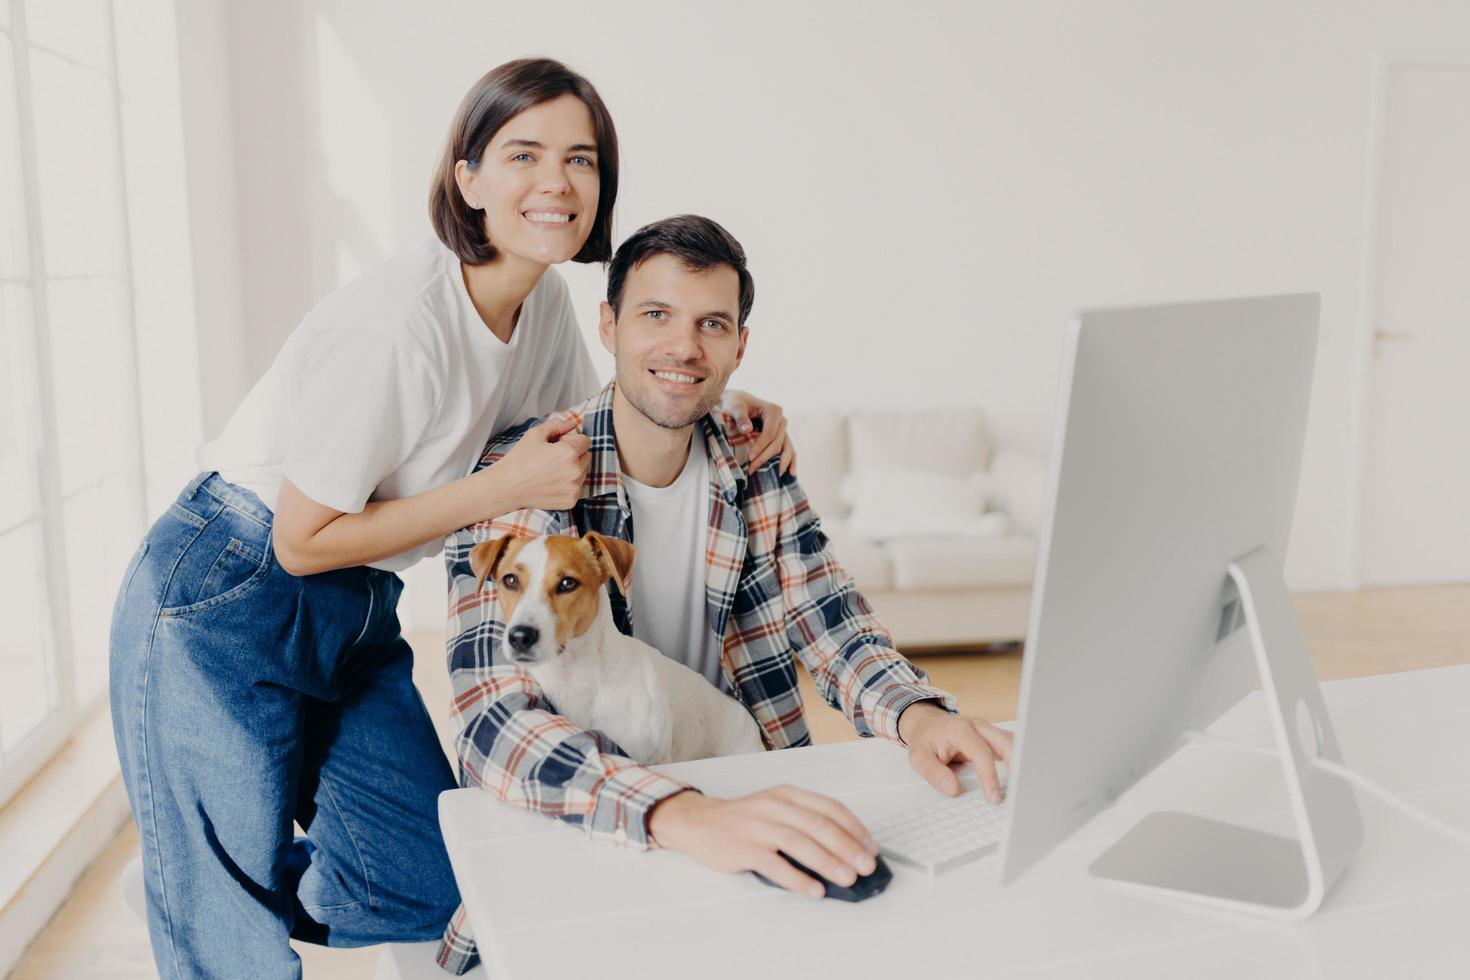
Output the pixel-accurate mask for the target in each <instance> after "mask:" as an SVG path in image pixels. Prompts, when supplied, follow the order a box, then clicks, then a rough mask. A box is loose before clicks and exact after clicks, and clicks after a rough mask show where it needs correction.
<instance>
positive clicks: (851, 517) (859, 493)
mask: <svg viewBox="0 0 1470 980" xmlns="http://www.w3.org/2000/svg"><path fill="white" fill-rule="evenodd" d="M987 479H988V478H987V476H986V474H984V473H973V474H970V475H969V476H950V475H948V474H945V473H938V472H935V471H934V470H927V469H909V468H902V467H891V468H888V469H868V470H862V471H859V472H854V473H852V474H849V476H848V478H847V480H846V481H844V482H843V485H842V492H843V497H844V499H845V501H846V502H847V503H848V504H849V505H851V508H852V509H851V511H850V512H849V514H848V524H849V525H850V526H851V528H852V530H853V532H854V533H856V534H860V535H862V536H863V537H865V538H871V539H873V540H875V541H888V540H891V539H893V538H906V537H916V536H922V535H932V536H936V537H965V538H977V537H990V536H994V535H996V534H1003V533H1005V532H1006V531H1007V530H1009V526H1008V525H1007V524H1006V523H1005V522H1003V521H1002V522H998V521H997V520H996V519H995V518H997V517H1002V516H1003V515H999V514H997V515H987V514H986V513H985V504H986V495H987V483H986V481H987Z"/></svg>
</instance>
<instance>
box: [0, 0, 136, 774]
mask: <svg viewBox="0 0 1470 980" xmlns="http://www.w3.org/2000/svg"><path fill="white" fill-rule="evenodd" d="M123 193H124V184H123V173H122V162H121V140H120V134H119V129H118V87H117V72H116V68H115V56H114V39H113V26H112V8H111V3H110V2H109V0H0V623H3V624H4V629H3V632H0V802H3V801H4V800H5V799H8V798H9V797H10V796H11V795H12V794H13V793H14V791H15V790H16V788H18V787H19V785H20V784H21V783H22V782H24V781H25V780H26V779H27V778H29V777H30V775H31V774H32V773H34V771H35V770H36V769H37V768H38V767H39V766H40V765H42V764H43V763H44V762H45V760H46V759H47V758H48V757H49V756H50V755H51V754H52V752H54V751H55V749H56V748H57V747H59V746H60V745H61V743H62V742H63V741H65V739H66V737H67V735H68V734H69V732H70V730H71V728H72V727H73V725H74V724H75V723H76V720H77V718H78V717H79V716H80V715H81V714H84V713H85V712H88V711H90V710H92V709H94V708H95V707H96V706H97V705H98V704H99V703H101V700H102V698H103V697H105V694H106V689H107V631H108V625H109V620H110V617H111V610H112V603H113V600H114V598H115V596H116V591H117V586H118V583H119V582H120V580H121V576H122V572H123V570H124V568H125V566H126V565H127V562H128V559H129V558H130V557H131V556H132V553H133V551H134V549H135V548H136V546H137V544H138V541H139V539H140V537H141V534H142V531H143V521H144V514H143V468H142V452H141V441H140V434H139V405H138V391H137V376H138V371H137V356H136V337H135V332H134V331H135V326H134V323H133V317H132V287H131V269H130V261H129V254H128V236H127V225H126V217H125V215H126V208H125V206H124V205H125V202H124V198H123Z"/></svg>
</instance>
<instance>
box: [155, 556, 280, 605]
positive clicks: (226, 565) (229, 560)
mask: <svg viewBox="0 0 1470 980" xmlns="http://www.w3.org/2000/svg"><path fill="white" fill-rule="evenodd" d="M266 551H267V554H261V553H260V552H258V551H256V550H255V549H254V548H252V547H250V546H249V545H247V544H246V543H245V542H243V541H241V540H240V539H239V538H230V540H229V542H228V543H226V545H225V546H224V548H223V549H221V550H220V553H219V557H217V558H216V559H215V560H214V564H213V565H211V566H210V567H209V571H208V572H207V573H206V574H205V576H204V579H203V581H202V582H201V583H200V585H199V592H198V594H197V595H196V596H195V597H194V601H193V602H191V603H189V604H188V605H183V606H172V607H170V608H167V609H163V610H161V612H162V614H163V615H164V616H169V617H177V616H189V615H193V614H195V613H201V612H205V611H207V610H210V609H215V608H218V607H219V606H223V605H226V604H227V603H231V602H234V601H235V600H237V599H243V598H244V597H245V596H246V595H248V594H249V593H250V592H251V591H252V590H253V589H254V588H255V586H256V585H258V584H259V583H260V582H262V581H263V580H264V579H265V577H266V575H267V573H269V572H270V568H271V559H270V556H269V551H270V545H269V543H267V545H266Z"/></svg>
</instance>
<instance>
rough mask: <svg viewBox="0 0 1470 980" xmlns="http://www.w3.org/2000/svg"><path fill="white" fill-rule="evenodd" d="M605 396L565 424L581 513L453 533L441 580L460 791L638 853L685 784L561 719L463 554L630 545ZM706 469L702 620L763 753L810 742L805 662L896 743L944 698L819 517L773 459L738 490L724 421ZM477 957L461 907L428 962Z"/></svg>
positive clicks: (734, 452) (494, 455)
mask: <svg viewBox="0 0 1470 980" xmlns="http://www.w3.org/2000/svg"><path fill="white" fill-rule="evenodd" d="M612 403H613V386H612V385H611V384H609V385H608V387H607V388H605V389H604V390H603V391H602V393H601V394H599V395H598V396H596V397H595V398H593V399H592V400H591V401H590V402H588V403H587V404H585V405H583V406H581V407H579V408H576V409H572V410H571V411H570V412H569V413H567V414H569V415H571V416H572V417H574V418H575V419H577V421H578V423H579V424H580V427H581V430H582V432H583V433H585V434H586V435H587V436H588V437H589V439H590V440H591V444H592V445H591V464H590V466H589V468H588V473H587V480H586V483H585V484H584V486H583V490H582V499H581V500H580V501H579V502H578V504H577V505H576V507H575V508H574V509H573V510H571V511H542V510H521V511H516V512H514V513H511V514H507V515H505V516H504V517H502V518H498V519H496V520H493V521H487V522H484V523H481V524H476V525H474V526H472V527H468V528H465V529H464V530H462V531H459V532H456V533H455V534H454V535H453V536H452V537H451V538H450V539H449V540H448V541H447V542H446V544H445V549H444V555H445V563H446V565H447V567H448V572H449V582H450V598H449V634H448V636H449V640H448V642H449V649H448V654H449V670H450V674H451V676H452V679H453V685H454V714H455V716H456V717H457V718H458V720H459V723H460V733H459V737H458V741H457V748H458V753H459V764H460V784H461V785H462V786H480V787H483V788H485V789H487V790H489V791H490V792H492V793H494V794H495V795H496V796H497V797H499V798H500V799H502V800H504V801H505V802H507V803H511V804H513V805H515V806H520V807H524V808H526V809H528V810H535V811H538V812H540V813H544V814H546V815H548V816H553V817H557V818H559V819H561V820H565V821H567V822H568V823H571V824H575V825H577V826H579V827H581V828H582V829H583V830H585V831H586V832H587V833H588V835H589V836H591V837H593V838H594V839H598V840H604V841H608V842H611V843H615V844H618V845H622V846H629V847H637V848H648V847H650V846H653V844H652V842H651V841H650V840H649V836H648V827H647V817H648V812H649V810H651V809H652V808H653V806H654V804H656V803H657V802H659V801H660V800H663V799H665V798H666V797H669V796H671V795H673V794H675V793H678V792H680V791H682V790H685V789H689V788H692V787H688V786H686V785H684V784H683V783H680V782H678V781H677V780H674V779H671V778H669V777H667V776H664V775H662V774H661V773H658V772H655V771H653V770H652V769H649V768H646V767H644V766H640V765H639V764H638V763H637V762H635V761H633V760H632V759H630V758H628V757H627V755H626V753H624V752H623V751H622V749H620V748H619V747H618V746H617V745H616V744H615V743H613V742H612V740H611V739H609V738H607V737H606V736H605V735H603V734H601V733H600V732H594V731H584V730H582V729H579V728H577V727H576V726H574V725H573V724H571V723H570V722H568V721H567V720H566V719H564V718H562V717H561V716H560V715H558V714H557V713H556V709H555V707H554V706H553V705H551V704H550V703H549V702H548V701H547V700H546V698H545V696H544V695H543V694H542V693H541V691H540V690H539V688H538V686H537V684H536V682H535V681H534V680H532V678H531V677H530V675H529V674H527V673H526V672H525V671H524V670H522V669H521V668H520V667H518V666H517V665H516V664H515V663H514V662H513V661H512V660H511V659H510V658H509V656H507V655H506V653H505V652H504V651H503V650H502V647H501V638H502V635H503V633H504V629H505V624H504V623H503V622H502V620H501V618H500V607H499V604H498V603H497V601H496V594H495V584H494V582H492V581H487V582H486V583H485V586H484V588H483V589H482V588H479V587H477V585H476V583H475V576H474V573H473V572H472V571H471V569H470V550H471V549H472V548H473V547H474V546H475V545H476V544H478V543H480V542H481V541H486V540H490V539H493V538H496V537H500V536H501V535H505V534H520V535H540V534H566V535H580V534H584V533H586V532H588V531H596V532H598V533H599V534H603V535H607V536H609V537H618V538H621V539H623V540H625V541H633V540H634V537H633V521H632V511H631V509H630V508H629V506H628V499H627V497H626V495H625V494H624V491H623V486H622V481H621V479H620V477H619V474H618V454H617V447H616V445H615V444H614V442H613V419H612V414H613V413H612ZM536 424H537V421H536V420H532V421H528V422H526V423H525V424H523V425H521V426H518V427H516V428H514V429H511V430H509V431H507V432H505V433H502V434H501V435H499V436H496V437H495V438H494V439H492V440H491V441H490V443H489V444H488V445H487V446H486V449H485V453H484V456H483V457H482V458H481V460H480V463H479V467H477V469H478V468H480V467H485V466H489V465H492V464H493V463H495V462H496V461H497V460H499V459H500V458H501V457H503V456H504V455H505V454H506V453H508V452H509V451H510V450H511V448H512V447H513V446H514V445H515V444H516V442H517V441H518V440H519V439H520V438H521V436H523V435H524V434H525V433H526V432H527V431H528V430H529V429H530V428H531V427H532V426H534V425H536ZM695 438H703V439H704V440H705V445H706V446H707V448H708V450H709V458H710V484H709V495H710V506H709V534H708V537H707V539H706V544H705V582H704V585H705V608H706V613H707V622H708V624H709V626H710V628H711V629H712V630H714V632H715V633H716V635H718V636H720V637H722V638H723V646H722V659H721V669H722V671H723V673H724V676H725V680H726V682H727V683H728V684H729V685H730V688H731V690H732V691H733V692H734V696H735V697H736V698H737V699H738V700H739V701H740V703H741V704H743V705H744V706H745V708H746V709H747V710H748V711H749V712H750V713H751V715H752V716H753V717H754V718H755V720H756V722H757V723H758V724H759V726H760V729H761V732H762V733H763V736H764V738H765V741H766V743H767V745H768V747H769V748H773V749H784V748H791V747H794V746H800V745H809V744H811V735H810V733H809V732H808V731H807V726H806V719H805V717H804V715H803V713H802V705H801V697H800V694H799V692H798V689H797V681H796V663H795V660H794V659H793V658H794V657H799V658H801V661H802V663H803V664H804V665H805V666H806V668H807V670H808V671H809V672H810V673H811V675H812V679H813V680H814V681H815V682H816V687H817V690H818V691H819V692H820V693H821V695H822V697H823V699H824V700H826V701H827V703H828V704H830V705H832V706H833V707H834V708H837V709H838V710H840V711H842V712H843V713H844V714H845V715H846V716H847V717H848V718H849V719H851V721H852V723H853V726H854V727H855V728H856V729H857V732H858V734H859V735H862V736H874V735H877V736H882V737H884V738H890V739H893V740H895V741H896V740H898V717H899V715H900V714H901V713H902V712H903V710H904V709H905V708H906V707H908V706H909V705H910V704H912V703H914V702H915V701H921V700H936V701H938V702H940V703H941V704H942V705H943V706H944V707H945V708H946V709H947V710H949V711H951V712H953V711H955V710H956V706H955V702H954V699H953V698H952V697H950V696H949V695H948V694H945V693H944V692H943V691H940V690H938V689H936V688H933V687H929V686H928V685H927V678H926V677H925V675H924V674H923V672H922V671H920V670H919V669H918V668H916V667H914V666H913V665H912V664H910V663H909V662H908V661H907V660H905V659H904V658H903V656H901V655H900V654H899V653H898V652H897V651H896V650H895V649H894V647H893V639H892V637H891V636H890V635H889V634H888V632H887V630H885V629H884V628H883V626H882V625H881V624H880V623H879V622H878V621H877V620H876V619H875V618H874V617H873V613H872V609H871V607H869V605H868V603H867V601H866V600H865V599H864V598H863V597H862V595H861V594H860V593H859V592H858V591H857V589H856V587H855V586H854V585H853V582H852V579H851V577H850V576H848V575H847V573H846V572H844V571H843V569H842V567H841V566H840V565H838V564H837V561H836V559H835V558H833V556H832V553H831V552H830V551H829V550H828V546H827V538H826V536H825V535H823V534H822V530H821V526H820V523H819V521H818V520H817V516H816V515H815V514H814V513H812V510H811V508H810V507H809V506H808V505H807V500H806V496H805V495H804V494H803V493H802V491H801V487H800V486H799V485H798V484H797V482H796V480H795V478H794V477H792V476H789V475H788V476H784V477H783V476H780V475H778V473H777V464H778V462H779V461H778V460H771V461H770V462H768V463H766V464H765V465H763V466H762V467H761V468H760V469H758V470H757V471H756V472H755V473H753V474H751V475H750V476H749V477H747V476H746V474H745V471H744V465H743V464H744V463H745V462H746V461H748V459H749V455H748V452H749V444H750V442H751V441H752V440H753V438H754V436H753V435H751V434H744V435H741V434H739V433H737V432H736V431H735V428H734V427H733V425H731V424H730V420H729V419H724V418H722V419H720V420H716V419H715V418H714V417H713V416H708V415H707V416H705V417H704V418H703V419H702V420H700V423H699V425H698V426H697V427H696V430H695ZM612 607H613V617H614V619H615V621H616V623H617V626H618V628H619V629H620V630H622V631H623V632H624V633H631V632H632V622H633V620H632V617H633V615H634V613H635V612H636V611H635V610H633V609H631V608H629V604H628V601H627V599H626V598H625V597H624V596H623V595H621V594H619V593H618V592H617V591H616V590H614V591H613V593H612ZM475 959H476V954H475V945H474V941H473V939H472V938H471V936H470V933H469V922H468V920H467V918H466V916H465V913H464V909H463V908H461V909H460V910H459V911H458V912H457V913H456V914H455V916H454V918H453V920H452V921H451V922H450V925H449V928H448V929H447V930H446V932H445V936H444V943H443V945H442V947H441V949H440V953H439V964H440V965H441V966H442V967H444V968H445V969H447V970H449V971H451V972H454V973H463V972H464V971H465V970H467V969H469V968H470V967H471V966H472V965H473V964H474V962H475Z"/></svg>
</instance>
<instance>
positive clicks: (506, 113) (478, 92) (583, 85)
mask: <svg viewBox="0 0 1470 980" xmlns="http://www.w3.org/2000/svg"><path fill="white" fill-rule="evenodd" d="M563 95H575V96H576V97H577V98H579V99H581V100H582V103H583V104H584V105H586V106H587V111H588V112H590V113H591V114H592V129H593V131H594V132H595V134H596V137H597V173H598V178H599V179H600V181H601V190H600V191H599V193H598V197H597V220H596V221H595V222H593V224H592V232H591V233H590V234H589V235H588V236H587V242H586V244H584V245H583V246H582V250H581V251H580V252H578V253H577V254H576V255H575V256H573V257H572V261H573V262H606V261H607V260H608V259H610V258H612V254H613V252H612V212H613V203H614V202H615V201H616V200H617V197H618V134H617V130H615V129H614V128H613V121H612V115H611V114H610V113H609V112H608V111H607V106H605V105H603V104H602V97H601V96H599V95H598V94H597V89H595V88H593V87H592V83H591V82H589V81H587V79H585V78H583V77H582V76H581V75H578V74H577V73H576V72H574V71H572V70H571V69H570V68H568V67H567V66H566V65H564V64H562V63H561V62H559V61H553V60H552V59H550V58H521V59H519V60H518V61H507V62H506V63H505V64H503V65H501V66H500V67H498V68H492V69H491V70H490V71H488V72H486V73H485V75H484V77H482V78H481V79H480V80H479V81H478V82H476V83H475V84H474V86H472V87H471V88H470V90H469V92H467V93H466V94H465V97H464V101H462V102H461V103H460V104H459V111H458V112H456V113H455V114H454V122H452V123H451V124H450V126H449V141H448V143H447V144H446V145H445V147H444V155H443V156H442V157H441V158H440V159H439V166H438V168H437V169H436V170H435V171H434V183H433V186H432V187H431V188H430V189H429V220H430V221H431V222H433V224H434V233H435V234H436V235H438V236H439V240H440V241H441V242H443V243H444V244H445V245H446V246H448V247H449V248H450V249H451V250H452V251H453V252H454V253H455V254H456V255H458V256H459V257H460V260H461V261H463V262H465V263H467V264H469V265H481V264H483V263H485V262H489V261H490V260H491V259H493V258H495V255H496V251H495V246H494V245H492V244H491V243H490V239H489V236H488V235H486V233H485V216H484V214H483V213H482V212H480V211H479V210H477V209H475V208H472V207H470V206H469V205H468V204H467V203H465V200H464V196H463V195H462V194H460V192H459V185H458V183H456V181H455V179H454V167H455V164H457V163H458V162H459V161H461V160H466V161H468V162H469V165H470V169H471V170H473V169H474V168H475V167H478V166H479V165H480V154H481V153H483V152H484V150H485V146H486V144H488V143H489V142H490V140H491V139H492V138H494V136H495V134H496V133H497V132H499V131H500V127H502V126H504V125H505V124H506V123H507V122H509V121H510V120H511V118H512V117H514V116H517V115H519V114H520V113H522V112H525V111H526V110H527V109H529V108H531V107H532V106H536V105H540V104H541V103H543V102H550V101H551V100H552V99H557V98H560V97H561V96H563Z"/></svg>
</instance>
